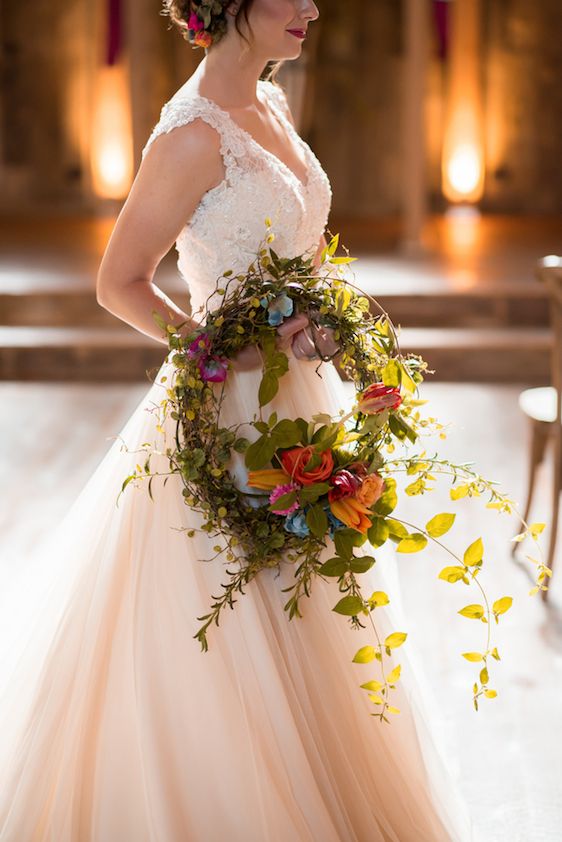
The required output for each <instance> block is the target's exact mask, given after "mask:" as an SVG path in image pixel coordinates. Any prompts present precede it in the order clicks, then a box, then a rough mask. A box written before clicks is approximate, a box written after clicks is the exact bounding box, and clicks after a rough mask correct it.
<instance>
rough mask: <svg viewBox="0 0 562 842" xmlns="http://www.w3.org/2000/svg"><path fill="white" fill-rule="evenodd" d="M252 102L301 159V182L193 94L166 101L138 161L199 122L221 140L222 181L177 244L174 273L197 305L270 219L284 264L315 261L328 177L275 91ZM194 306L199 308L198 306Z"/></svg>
mask: <svg viewBox="0 0 562 842" xmlns="http://www.w3.org/2000/svg"><path fill="white" fill-rule="evenodd" d="M257 91H258V96H259V98H260V99H261V100H262V102H267V103H268V105H269V106H270V110H271V111H272V112H273V114H274V116H276V117H277V118H278V120H279V122H280V123H281V125H282V126H283V127H284V128H285V129H286V132H287V134H288V136H289V138H291V139H292V140H293V141H294V142H295V144H296V145H297V146H300V147H301V149H302V150H303V152H304V156H305V160H306V163H307V165H308V178H307V181H306V183H304V182H302V181H301V180H300V179H299V178H298V177H297V176H296V175H295V174H294V173H293V172H292V170H291V169H289V167H288V166H287V165H286V164H285V163H284V162H283V161H281V160H280V159H279V158H278V157H277V156H276V155H274V154H273V153H271V152H269V150H267V149H265V148H264V147H263V146H261V145H260V144H259V143H258V142H257V141H256V140H254V138H253V137H252V135H251V134H250V133H249V132H247V131H246V130H245V129H243V128H242V127H241V126H239V125H238V124H237V123H236V121H235V120H234V119H233V118H232V117H231V116H230V114H229V113H228V112H227V111H225V110H224V109H222V108H220V107H219V106H218V105H217V104H216V103H215V102H214V101H213V100H210V99H207V98H206V97H203V96H200V95H199V94H192V95H190V96H189V97H188V98H185V99H181V98H178V99H171V100H169V101H168V102H167V103H166V104H165V105H164V107H163V108H162V112H161V115H160V119H159V121H158V123H157V124H156V126H155V127H154V129H153V131H152V134H151V135H150V137H149V139H148V142H147V144H146V146H145V147H144V149H143V152H142V156H143V158H144V156H145V155H146V153H147V151H148V149H149V148H150V145H151V144H152V142H153V141H154V140H155V139H156V137H158V135H160V134H162V133H164V132H170V131H171V130H172V129H174V128H177V127H178V126H183V125H186V124H187V123H190V122H191V121H193V120H195V119H197V118H199V117H200V118H201V119H203V120H204V121H205V122H206V123H208V124H209V125H210V126H212V127H213V128H214V129H216V131H217V132H218V133H219V135H220V140H221V145H220V148H221V155H222V158H223V163H224V169H225V176H224V178H223V180H222V181H221V182H220V184H218V185H216V186H215V187H212V188H211V189H210V190H208V191H207V192H206V193H205V194H204V195H203V196H202V198H201V201H200V202H199V204H198V206H197V208H196V209H195V211H194V213H193V215H192V217H191V219H190V220H189V221H188V222H187V223H186V225H185V227H184V228H183V229H182V231H181V232H180V234H179V236H178V239H177V240H176V250H177V252H178V269H179V271H180V273H181V275H182V277H183V278H184V280H185V281H186V283H187V284H188V286H189V288H190V291H191V294H192V306H193V305H194V304H195V301H194V298H193V294H194V293H196V291H197V290H198V291H199V292H200V296H197V298H198V299H200V300H201V302H202V300H203V299H204V297H205V290H207V294H208V292H209V288H212V287H214V285H215V282H216V280H217V279H218V278H219V276H220V275H221V274H222V273H223V272H224V271H225V270H226V269H232V270H233V271H234V273H235V274H237V273H238V274H239V273H241V272H243V271H245V270H246V269H247V268H248V265H249V263H250V262H251V261H252V259H253V258H254V257H255V255H256V252H257V250H258V247H259V244H260V242H261V241H262V240H263V238H264V236H265V234H266V233H267V232H266V228H265V218H266V217H270V219H271V221H272V230H273V232H274V234H275V241H274V243H272V247H273V248H274V249H275V251H276V252H277V253H278V254H280V255H283V256H284V257H294V256H295V255H297V254H301V253H304V252H307V253H309V254H314V252H315V251H316V249H317V247H318V243H319V241H320V238H321V236H322V234H323V233H324V230H325V227H326V223H327V220H328V213H329V210H330V204H331V197H332V190H331V186H330V182H329V179H328V176H327V175H326V173H325V172H324V170H323V169H322V166H321V164H320V162H319V160H318V158H317V157H316V156H315V154H314V153H313V152H312V150H311V148H310V146H309V145H308V144H307V143H306V142H305V141H304V140H303V139H302V138H301V137H300V136H299V134H298V133H297V131H296V130H295V128H294V126H293V125H292V123H291V121H290V120H289V118H288V105H287V100H286V98H285V93H284V91H283V90H282V88H280V87H279V86H278V85H277V84H274V83H273V82H269V81H266V80H259V81H258V87H257ZM197 305H199V301H198V302H197Z"/></svg>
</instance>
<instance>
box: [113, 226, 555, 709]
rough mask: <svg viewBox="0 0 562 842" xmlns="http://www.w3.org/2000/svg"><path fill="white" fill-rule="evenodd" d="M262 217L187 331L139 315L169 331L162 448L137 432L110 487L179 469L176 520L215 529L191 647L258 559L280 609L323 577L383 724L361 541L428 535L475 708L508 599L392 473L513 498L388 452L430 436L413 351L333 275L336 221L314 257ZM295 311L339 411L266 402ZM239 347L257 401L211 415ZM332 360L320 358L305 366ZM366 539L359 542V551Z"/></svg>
mask: <svg viewBox="0 0 562 842" xmlns="http://www.w3.org/2000/svg"><path fill="white" fill-rule="evenodd" d="M270 226H271V222H270V220H269V219H267V220H266V228H267V229H268V233H267V234H266V236H265V238H264V240H263V241H262V243H261V244H260V248H259V251H258V254H257V255H256V259H255V260H254V261H253V262H252V263H251V264H250V266H249V268H248V271H247V272H246V273H245V274H240V275H234V273H233V272H232V270H227V271H225V272H224V273H223V275H222V276H221V277H220V278H219V280H218V282H217V284H216V286H215V289H214V291H213V293H212V295H211V296H210V297H209V299H207V302H206V305H205V307H204V311H205V312H204V318H203V321H202V323H201V325H200V327H199V328H198V329H197V330H196V331H195V332H193V333H191V334H189V335H188V336H183V337H182V335H181V328H182V327H183V325H176V326H174V325H168V324H166V323H165V321H164V320H162V318H161V316H159V315H158V314H157V313H156V312H155V313H154V317H155V320H156V321H157V323H158V324H159V326H160V327H161V329H162V330H163V331H164V332H165V334H166V336H167V338H168V343H169V348H170V351H171V354H170V360H171V363H172V368H173V374H172V376H171V378H170V381H169V382H168V381H167V379H166V377H162V382H165V388H166V398H165V399H164V400H163V401H162V402H161V404H160V407H159V414H160V417H159V420H158V429H159V430H160V431H163V430H164V422H165V421H166V419H172V420H173V421H174V422H175V435H174V442H173V444H170V445H169V446H167V447H166V449H165V450H164V451H162V450H157V449H156V448H155V447H154V446H152V445H150V444H149V443H146V444H144V445H143V446H142V448H141V449H142V450H143V451H144V452H145V462H144V465H143V466H141V465H137V468H136V470H135V471H134V472H133V473H132V474H130V475H129V476H128V477H126V478H125V480H124V482H123V486H122V492H123V491H124V490H125V488H126V487H127V486H128V485H129V484H130V483H137V482H139V481H145V480H147V479H148V483H149V485H148V490H149V493H150V495H151V497H152V481H153V479H154V477H155V476H157V475H163V476H167V475H169V474H179V475H180V476H181V479H182V483H183V490H182V493H183V497H184V500H185V503H186V504H187V505H188V506H190V507H191V508H192V509H193V510H195V511H197V512H199V513H200V514H201V515H202V520H203V525H202V526H201V529H200V530H196V529H194V528H189V529H186V532H187V534H188V535H189V536H193V535H194V534H195V532H196V531H201V532H204V533H206V534H207V535H208V536H209V537H211V538H216V539H217V543H216V544H215V545H214V552H215V553H216V556H214V557H213V559H205V561H213V560H215V559H216V558H219V557H221V556H224V558H225V561H226V566H225V579H226V581H225V582H224V583H223V584H222V586H221V587H222V591H221V593H220V594H218V595H216V596H213V597H212V603H211V605H210V610H209V612H208V613H207V614H205V615H204V616H202V617H199V618H198V620H199V621H200V623H201V625H200V628H199V629H198V631H197V634H196V635H195V637H196V638H197V640H198V641H199V643H200V645H201V648H202V650H203V651H206V650H207V649H208V647H209V640H208V633H209V630H210V628H211V627H212V626H213V625H216V626H218V625H219V623H220V619H221V617H222V615H223V612H224V610H225V609H226V608H233V607H234V605H235V603H236V601H237V599H238V598H239V597H240V595H242V594H244V589H245V588H246V586H247V585H249V583H250V582H251V581H252V579H253V578H254V577H255V576H257V575H258V574H259V572H260V571H261V570H262V569H264V568H270V567H279V566H280V565H281V564H291V565H292V566H293V567H294V583H293V584H292V585H291V586H290V587H289V588H287V589H285V590H286V592H287V593H288V599H287V602H286V604H285V610H286V611H287V614H288V617H289V619H293V618H295V617H297V618H298V617H301V616H302V612H301V602H302V599H303V597H310V596H311V595H312V588H313V582H314V580H315V578H317V577H321V578H323V579H325V580H331V579H333V580H334V582H335V584H336V586H337V589H338V592H339V598H338V600H337V602H336V603H335V605H334V607H333V611H334V612H336V613H338V614H340V615H342V616H344V617H346V618H347V619H348V621H349V622H350V623H351V626H352V627H354V628H364V627H365V626H366V625H368V627H369V628H370V630H371V631H372V633H373V644H372V645H369V646H363V647H362V648H360V649H359V650H358V651H357V652H356V653H355V655H354V657H353V661H354V662H355V663H358V664H369V663H371V662H373V661H378V662H379V671H378V674H377V675H375V676H373V677H371V678H369V679H368V680H367V681H364V682H363V683H362V684H361V688H362V689H363V690H365V691H366V692H367V694H368V698H369V700H370V702H371V703H372V704H373V707H374V708H375V709H376V712H374V713H373V714H372V715H373V716H377V717H379V719H380V720H381V721H384V722H389V719H388V717H387V715H386V714H387V713H391V714H392V713H394V714H395V713H399V710H398V708H396V707H395V706H393V705H392V704H391V703H390V696H391V691H392V690H393V689H395V687H396V683H397V682H398V680H399V678H400V672H401V665H400V664H397V665H395V666H393V667H392V669H390V670H388V671H387V668H386V657H391V656H392V655H393V650H395V649H397V648H398V647H400V646H402V645H403V644H404V642H405V641H406V638H407V634H406V633H405V632H403V631H394V632H392V633H391V634H389V635H387V636H386V638H385V639H384V640H382V639H381V638H380V637H379V634H378V632H377V627H376V624H375V620H374V618H375V616H376V611H377V610H378V611H384V606H385V605H388V604H389V602H390V597H389V595H388V594H386V593H385V592H383V591H375V592H374V593H371V594H370V595H366V594H365V593H364V591H363V590H362V587H361V577H362V575H364V574H365V573H366V572H367V571H368V570H370V569H371V568H372V567H373V565H374V564H375V563H376V558H375V555H373V554H370V553H371V552H373V553H375V552H376V550H377V548H378V547H380V546H382V545H383V544H385V543H386V542H388V541H391V542H393V543H394V544H395V545H396V551H397V552H398V553H415V552H420V551H422V550H424V549H425V548H426V546H427V545H428V543H430V542H431V543H433V544H434V545H438V546H440V547H444V548H445V550H446V551H447V553H448V554H449V555H450V556H451V563H450V565H449V566H447V567H444V568H443V569H442V570H441V571H440V572H439V574H438V577H439V579H440V580H442V581H443V582H446V583H448V584H451V585H457V586H458V587H462V585H467V586H472V587H473V588H475V589H476V591H477V592H478V599H477V601H474V602H471V603H469V604H467V605H466V606H465V607H464V608H462V609H461V610H460V611H459V612H458V613H459V614H461V615H462V616H464V617H466V618H468V619H470V620H477V621H478V622H481V623H484V624H485V626H486V630H485V631H486V633H485V641H484V645H483V646H479V647H477V648H476V649H475V651H471V652H464V653H462V656H463V657H464V658H465V659H466V660H468V661H470V662H474V663H475V664H478V680H477V681H475V682H474V684H473V686H472V691H473V703H474V707H475V709H476V710H477V709H478V700H479V699H480V698H481V697H485V698H493V697H495V696H496V695H497V693H496V691H495V690H494V689H492V688H491V687H490V686H489V659H490V658H494V659H496V660H499V659H500V655H499V652H498V650H497V647H495V646H493V645H492V644H493V642H492V639H491V638H492V635H491V628H492V623H491V621H492V618H493V619H494V621H495V623H498V622H499V618H500V616H501V615H502V614H504V613H505V612H506V611H507V610H508V609H509V608H510V607H511V605H512V598H511V597H510V596H500V597H498V598H496V599H495V600H494V601H493V602H490V600H489V599H488V597H487V596H486V593H485V591H484V589H483V587H482V585H481V582H480V578H479V574H480V571H481V569H482V566H483V562H484V556H485V551H484V544H483V541H482V539H481V538H477V539H475V540H474V541H473V542H472V543H471V544H470V546H468V547H467V548H466V549H465V550H464V552H462V553H461V554H458V553H456V552H454V551H453V550H451V549H449V548H448V547H446V546H445V545H444V544H443V543H442V541H441V538H442V537H443V536H444V535H445V534H446V533H447V532H449V530H450V529H451V528H452V527H453V525H454V522H455V517H456V516H455V514H453V513H450V512H440V513H437V514H436V515H435V516H434V517H432V518H431V520H429V521H428V522H427V523H425V524H424V525H423V526H419V525H415V524H411V523H408V522H406V521H405V520H404V519H401V518H400V517H399V516H398V515H397V514H396V509H397V506H398V502H399V500H398V488H397V481H396V475H397V474H399V473H401V472H404V473H405V474H406V475H407V476H411V477H412V481H411V482H410V484H409V485H408V486H406V488H405V490H404V493H405V494H406V495H408V496H416V495H419V494H424V493H427V492H429V491H431V490H432V488H433V483H434V481H435V480H436V478H437V475H440V476H443V477H447V478H448V479H449V480H450V481H451V490H450V496H451V499H452V500H458V499H460V498H462V497H464V496H474V497H476V496H481V495H482V494H487V495H488V498H489V499H488V502H487V506H488V507H490V508H495V509H497V510H498V511H499V512H507V513H512V512H514V511H516V510H515V506H514V503H513V501H512V500H510V498H509V497H507V496H506V495H505V494H502V493H500V492H499V491H498V490H497V489H496V488H495V485H496V484H495V483H494V482H491V481H488V480H486V479H484V478H483V477H481V476H480V475H479V474H478V473H476V472H475V471H473V470H472V468H471V467H470V465H468V464H464V465H455V464H453V463H451V462H449V461H447V460H445V459H441V458H439V456H438V454H435V456H432V457H430V456H427V454H426V450H422V451H420V452H417V453H415V454H414V455H412V454H411V453H410V452H408V455H406V456H403V457H396V456H394V453H395V449H396V446H397V445H398V446H399V445H407V446H408V450H411V448H412V446H413V445H416V444H418V443H419V440H420V438H421V437H422V435H423V436H428V435H438V436H440V437H444V436H445V434H444V431H443V425H441V424H440V423H439V422H438V421H437V420H436V419H435V418H429V419H425V418H423V417H422V416H421V414H420V411H419V407H420V406H421V405H422V404H423V403H424V401H420V400H419V399H418V397H417V393H418V386H419V384H420V383H421V382H422V381H423V379H424V376H423V375H424V372H425V371H426V370H427V364H426V363H425V361H424V360H422V358H421V357H419V356H418V355H414V354H408V355H407V356H405V355H403V354H402V353H401V351H400V347H399V342H398V337H397V332H396V330H395V328H394V326H393V324H392V321H391V319H390V317H389V315H388V314H387V313H386V312H384V310H382V308H381V307H380V306H379V305H378V304H377V302H376V301H374V300H373V299H371V298H370V297H369V296H366V295H365V294H363V293H362V292H361V291H360V290H358V288H357V287H356V286H355V284H352V283H351V282H350V281H349V279H348V278H346V277H345V276H344V273H343V272H342V267H343V266H344V265H347V264H350V263H351V262H353V260H354V259H355V258H352V257H350V256H349V253H348V252H347V250H345V251H346V254H345V256H336V251H337V248H338V245H339V237H338V235H336V236H335V237H332V238H331V240H330V242H329V244H328V245H327V247H326V248H325V249H324V251H323V253H322V255H321V263H320V266H319V267H315V266H314V264H313V260H312V258H311V257H308V256H306V255H299V256H297V257H293V258H284V257H282V256H280V255H278V254H277V253H276V252H275V251H274V249H273V248H272V247H271V243H272V242H273V240H274V238H275V237H274V234H273V232H271V231H270V230H269V229H270ZM216 296H218V297H219V299H220V300H221V304H220V306H218V307H214V308H211V307H210V305H209V302H210V300H211V298H214V300H216ZM373 310H376V312H373ZM296 313H306V314H307V315H308V318H309V320H310V321H311V322H312V323H314V324H315V325H318V326H325V327H329V328H331V329H332V331H333V336H334V338H335V339H336V341H337V342H339V346H340V349H339V351H338V352H337V364H338V365H339V367H340V369H341V371H342V372H344V373H345V376H346V377H347V378H348V379H350V380H351V381H352V382H353V383H354V386H355V392H356V398H355V404H354V406H353V409H352V411H351V412H348V413H347V414H344V412H343V410H342V411H341V412H340V413H339V415H338V416H336V417H332V416H330V415H327V414H325V413H316V414H314V415H312V417H311V418H301V417H299V418H279V417H278V414H277V412H275V411H273V412H269V413H266V411H265V408H266V407H267V405H268V404H269V403H270V402H271V401H272V400H273V399H274V397H275V396H276V395H277V394H278V392H279V389H280V388H281V389H282V386H283V384H282V378H283V376H284V375H285V373H286V372H287V370H288V367H289V360H288V357H287V355H286V354H285V353H284V351H282V350H280V349H279V347H278V344H277V327H278V326H279V324H281V323H282V321H283V320H284V319H285V318H288V317H289V316H291V315H293V314H296ZM248 345H256V346H258V347H259V349H260V351H261V353H262V359H263V367H262V373H261V379H260V382H259V389H258V395H257V403H258V405H259V415H258V416H256V417H254V419H253V420H245V421H243V422H240V423H238V424H236V425H230V426H229V425H226V426H225V425H224V424H223V423H222V422H221V409H222V406H223V401H224V400H225V395H226V397H227V396H228V390H226V389H225V383H226V382H227V380H228V377H230V376H232V373H231V372H232V368H233V366H232V363H231V360H232V358H233V357H234V355H235V354H236V353H238V352H239V351H240V350H241V349H243V348H244V347H246V346H248ZM331 359H332V358H331V357H324V358H321V359H320V361H319V363H318V369H320V367H321V366H322V365H325V364H328V363H329V362H330V360H331ZM296 364H298V363H296ZM306 365H310V363H306ZM318 369H317V370H318ZM245 428H253V429H254V431H255V432H254V433H253V436H252V438H253V440H251V439H250V438H248V437H247V435H244V430H245ZM235 452H236V453H240V454H244V461H245V466H246V469H247V475H248V486H249V487H250V488H251V489H252V491H250V492H249V491H248V490H247V489H246V490H241V489H240V488H238V486H237V484H236V482H235V479H234V477H233V476H232V475H231V473H230V472H229V466H230V464H231V459H232V456H233V453H235ZM156 454H158V455H159V456H162V455H165V457H167V460H168V463H169V471H168V473H167V474H162V473H158V472H156V471H152V470H151V457H152V456H153V455H156ZM523 526H524V531H523V532H521V533H520V535H519V536H518V540H522V539H523V538H524V537H526V536H529V537H531V538H532V539H533V540H534V541H535V542H537V539H538V535H539V534H540V532H541V531H542V528H543V527H544V524H532V525H531V526H528V525H527V524H526V523H523ZM327 547H332V548H333V555H332V556H331V557H330V558H328V559H327V560H323V559H324V556H325V553H324V552H323V551H324V550H325V549H326V548H327ZM360 548H364V549H363V550H360ZM358 549H359V550H360V552H359V553H357V550H358ZM365 549H366V550H367V552H368V553H369V554H366V553H365V554H362V553H364V551H365ZM531 560H532V561H533V562H534V563H535V564H536V565H537V568H538V577H537V584H536V587H535V588H534V589H533V590H532V591H531V593H536V592H537V591H538V590H539V589H543V590H546V585H545V580H546V577H547V576H550V574H551V571H550V570H549V568H547V567H546V565H544V563H543V562H542V561H538V560H535V559H531ZM459 583H460V584H459Z"/></svg>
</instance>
